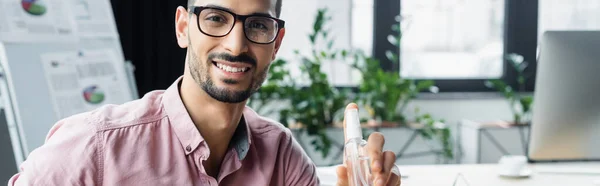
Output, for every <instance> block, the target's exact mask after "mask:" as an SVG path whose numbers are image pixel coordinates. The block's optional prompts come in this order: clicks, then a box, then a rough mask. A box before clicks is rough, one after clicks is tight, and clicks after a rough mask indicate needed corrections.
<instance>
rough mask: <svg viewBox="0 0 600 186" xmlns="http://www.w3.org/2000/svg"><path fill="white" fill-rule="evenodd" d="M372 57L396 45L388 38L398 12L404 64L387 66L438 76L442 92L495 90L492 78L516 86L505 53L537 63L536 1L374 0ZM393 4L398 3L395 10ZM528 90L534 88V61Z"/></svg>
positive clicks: (426, 76) (415, 76)
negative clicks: (400, 23)
mask: <svg viewBox="0 0 600 186" xmlns="http://www.w3.org/2000/svg"><path fill="white" fill-rule="evenodd" d="M374 7H375V10H374V14H375V15H374V18H375V20H377V22H376V23H375V36H374V38H375V39H374V44H373V48H374V50H373V52H374V53H375V54H374V56H375V57H377V58H379V59H386V55H385V52H381V50H383V51H385V50H390V49H394V48H393V47H392V46H390V44H389V43H388V41H387V35H389V34H394V33H393V32H390V31H389V30H390V26H391V24H394V23H396V21H395V20H394V16H396V15H399V14H400V15H402V18H401V21H402V22H404V23H405V24H406V23H408V24H406V25H407V26H406V29H404V30H403V35H402V39H401V46H400V60H399V61H400V65H395V64H394V63H391V62H387V64H382V66H384V68H388V69H389V70H393V71H398V72H399V73H400V75H401V76H402V77H405V78H411V79H417V80H419V79H431V80H435V83H436V85H437V86H438V87H439V88H440V89H439V90H440V92H495V91H496V90H494V89H491V88H488V87H486V86H485V84H484V82H485V81H486V80H488V79H504V80H505V81H507V83H508V84H509V85H513V86H514V85H516V71H514V69H512V68H511V67H510V66H508V64H507V63H506V62H505V58H504V56H505V54H508V53H519V54H521V55H523V56H524V58H525V60H527V61H535V50H536V46H537V23H538V22H537V21H538V20H537V18H538V11H537V8H538V0H527V1H523V0H395V1H394V0H392V1H375V5H374ZM390 7H398V9H393V8H390ZM530 68H531V69H533V70H532V71H530V72H529V73H531V74H533V75H534V76H533V77H532V78H530V79H528V81H527V86H526V90H532V89H533V87H534V86H533V84H534V81H535V64H532V65H530Z"/></svg>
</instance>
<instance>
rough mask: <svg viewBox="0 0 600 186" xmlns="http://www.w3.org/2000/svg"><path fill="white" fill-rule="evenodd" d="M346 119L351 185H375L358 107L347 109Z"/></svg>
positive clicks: (346, 158) (347, 156)
mask: <svg viewBox="0 0 600 186" xmlns="http://www.w3.org/2000/svg"><path fill="white" fill-rule="evenodd" d="M344 119H345V120H346V138H347V139H348V141H347V142H346V144H345V146H344V151H345V152H344V153H345V161H346V166H347V167H346V168H347V172H348V179H349V180H348V182H349V184H350V186H371V185H373V179H372V177H371V161H370V159H369V156H368V155H367V152H366V148H365V146H366V145H367V141H365V140H364V139H363V137H362V129H361V127H360V120H359V118H358V109H356V108H353V109H349V110H346V113H345V115H344Z"/></svg>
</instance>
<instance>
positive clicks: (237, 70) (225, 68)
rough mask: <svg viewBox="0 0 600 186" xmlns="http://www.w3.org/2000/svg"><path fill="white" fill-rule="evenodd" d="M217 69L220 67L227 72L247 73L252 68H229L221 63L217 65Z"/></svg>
mask: <svg viewBox="0 0 600 186" xmlns="http://www.w3.org/2000/svg"><path fill="white" fill-rule="evenodd" d="M217 67H219V68H220V69H223V70H225V71H227V72H233V73H235V72H246V71H248V70H249V69H250V68H236V67H231V66H227V65H224V64H221V63H217Z"/></svg>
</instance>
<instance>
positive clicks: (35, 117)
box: [0, 39, 134, 163]
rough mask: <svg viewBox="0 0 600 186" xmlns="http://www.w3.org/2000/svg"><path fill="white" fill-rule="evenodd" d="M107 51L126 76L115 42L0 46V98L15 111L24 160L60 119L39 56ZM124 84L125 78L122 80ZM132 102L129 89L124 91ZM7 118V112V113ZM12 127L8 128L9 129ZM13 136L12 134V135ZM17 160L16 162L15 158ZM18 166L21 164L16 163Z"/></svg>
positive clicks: (119, 46) (88, 41) (94, 41)
mask: <svg viewBox="0 0 600 186" xmlns="http://www.w3.org/2000/svg"><path fill="white" fill-rule="evenodd" d="M106 48H110V49H112V50H114V52H115V53H116V54H118V58H119V59H120V62H121V65H120V67H122V68H120V71H119V73H123V74H125V75H124V76H123V77H126V76H127V75H126V72H125V69H126V67H125V63H124V59H123V54H122V50H121V45H120V43H119V41H118V40H116V39H90V40H81V41H80V42H79V43H76V44H68V43H38V44H33V43H0V64H1V66H2V68H3V70H4V77H3V78H4V79H5V80H6V86H7V92H5V94H9V95H1V96H2V97H4V98H6V97H9V98H10V99H9V100H6V99H4V100H5V101H8V103H5V106H6V107H11V108H12V111H13V112H14V120H15V122H14V125H16V126H12V127H16V128H17V130H18V133H19V135H18V136H19V140H20V143H21V147H22V149H21V151H22V153H23V156H24V157H27V155H28V154H29V153H30V152H31V151H32V150H34V149H35V148H37V147H39V146H41V145H42V144H43V143H44V141H45V138H46V136H47V134H48V131H49V130H50V128H51V127H52V126H53V125H54V124H55V123H56V122H57V121H58V120H60V119H62V118H59V117H58V116H57V115H56V110H55V107H54V106H53V102H52V97H51V95H50V92H49V88H48V86H49V84H48V82H47V80H46V78H45V73H44V68H43V66H42V61H41V59H42V58H41V54H44V53H51V52H65V51H74V50H75V51H77V50H82V49H106ZM123 81H124V82H125V83H127V82H128V81H129V80H128V79H123ZM123 91H126V92H127V95H129V96H130V97H129V100H133V99H134V97H133V94H132V93H131V92H132V90H130V89H128V90H123ZM7 115H8V113H7ZM9 127H11V126H9ZM11 135H12V134H11ZM15 150H17V148H15ZM15 153H17V152H15ZM17 159H19V158H18V157H17ZM18 163H21V162H18Z"/></svg>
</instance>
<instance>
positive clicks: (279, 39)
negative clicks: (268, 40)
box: [271, 28, 285, 60]
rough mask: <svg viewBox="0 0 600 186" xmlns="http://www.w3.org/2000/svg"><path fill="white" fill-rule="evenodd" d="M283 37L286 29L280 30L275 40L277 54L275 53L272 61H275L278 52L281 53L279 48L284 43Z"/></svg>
mask: <svg viewBox="0 0 600 186" xmlns="http://www.w3.org/2000/svg"><path fill="white" fill-rule="evenodd" d="M283 36H285V28H282V29H281V30H279V35H278V36H277V39H275V52H273V56H272V57H271V60H275V58H276V56H277V52H279V48H280V47H281V42H282V41H283Z"/></svg>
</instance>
